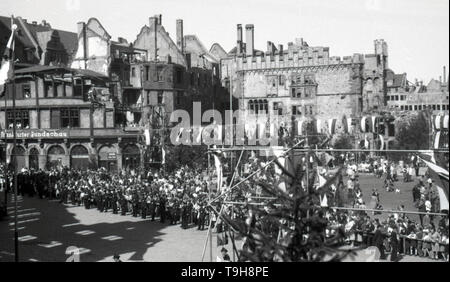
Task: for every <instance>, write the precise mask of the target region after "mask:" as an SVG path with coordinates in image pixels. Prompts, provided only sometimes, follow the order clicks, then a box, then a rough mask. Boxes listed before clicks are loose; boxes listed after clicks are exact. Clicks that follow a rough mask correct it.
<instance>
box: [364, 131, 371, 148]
mask: <svg viewBox="0 0 450 282" xmlns="http://www.w3.org/2000/svg"><path fill="white" fill-rule="evenodd" d="M369 145H370V144H369V140H367V135H365V134H364V148H365V149H369Z"/></svg>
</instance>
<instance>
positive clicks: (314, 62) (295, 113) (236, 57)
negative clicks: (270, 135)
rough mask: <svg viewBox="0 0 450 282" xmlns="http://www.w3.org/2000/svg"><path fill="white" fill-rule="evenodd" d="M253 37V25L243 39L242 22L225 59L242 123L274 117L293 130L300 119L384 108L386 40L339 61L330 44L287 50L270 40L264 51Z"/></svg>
mask: <svg viewBox="0 0 450 282" xmlns="http://www.w3.org/2000/svg"><path fill="white" fill-rule="evenodd" d="M253 36H254V27H253V26H252V25H247V26H246V40H247V43H244V42H243V39H242V25H238V40H237V47H236V48H234V49H233V50H231V51H230V52H229V53H228V55H227V56H226V57H225V58H222V60H221V62H222V63H221V78H222V83H223V84H224V85H226V86H229V87H231V89H232V93H233V95H234V97H235V98H238V99H239V101H240V102H239V105H240V109H241V110H243V111H244V116H243V117H241V119H240V120H241V123H248V121H249V120H252V121H255V122H256V123H260V122H265V121H270V122H273V121H275V120H276V121H279V122H282V124H283V125H284V126H286V127H288V128H292V125H293V124H294V122H295V121H297V120H300V119H305V118H314V119H324V120H325V119H329V118H336V119H342V117H343V116H346V117H359V116H361V114H362V113H364V112H371V111H374V110H375V111H376V110H384V109H385V108H386V93H387V88H386V70H387V69H388V50H387V43H386V42H384V41H383V40H375V41H374V54H367V55H363V54H357V53H356V54H353V55H352V56H346V57H343V58H342V59H341V58H340V57H335V56H330V50H329V48H328V47H311V46H309V45H308V43H307V42H305V41H304V40H303V39H296V41H295V43H293V42H290V43H289V44H288V47H287V48H286V49H285V48H284V47H283V45H278V46H275V44H274V43H273V42H270V41H269V42H268V44H267V51H266V52H262V51H259V50H256V49H255V48H254V46H253V43H252V42H253V41H254V39H253ZM249 42H250V44H249ZM214 50H220V48H218V47H217V46H215V48H214ZM216 53H218V54H220V51H216ZM255 107H259V108H258V111H257V113H256V111H255ZM278 124H279V123H278Z"/></svg>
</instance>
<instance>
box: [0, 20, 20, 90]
mask: <svg viewBox="0 0 450 282" xmlns="http://www.w3.org/2000/svg"><path fill="white" fill-rule="evenodd" d="M16 29H17V25H15V24H14V18H12V17H11V36H10V37H9V40H8V43H7V44H6V49H5V53H4V54H3V58H2V62H1V66H0V96H3V93H4V90H5V84H6V82H7V80H8V79H9V78H10V77H11V75H12V74H11V72H12V71H13V69H12V67H11V66H12V64H13V62H12V56H13V52H14V34H15V31H16Z"/></svg>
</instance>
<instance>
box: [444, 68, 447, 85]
mask: <svg viewBox="0 0 450 282" xmlns="http://www.w3.org/2000/svg"><path fill="white" fill-rule="evenodd" d="M444 84H447V70H446V69H445V66H444Z"/></svg>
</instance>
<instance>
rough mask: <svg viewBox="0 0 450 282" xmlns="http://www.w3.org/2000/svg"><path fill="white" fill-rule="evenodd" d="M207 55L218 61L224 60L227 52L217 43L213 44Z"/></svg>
mask: <svg viewBox="0 0 450 282" xmlns="http://www.w3.org/2000/svg"><path fill="white" fill-rule="evenodd" d="M209 53H210V54H212V55H214V56H215V57H217V58H218V60H220V59H223V58H226V57H227V56H228V54H227V52H226V51H225V50H224V49H223V48H222V46H221V45H220V44H219V43H214V44H213V45H212V46H211V48H210V49H209Z"/></svg>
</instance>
